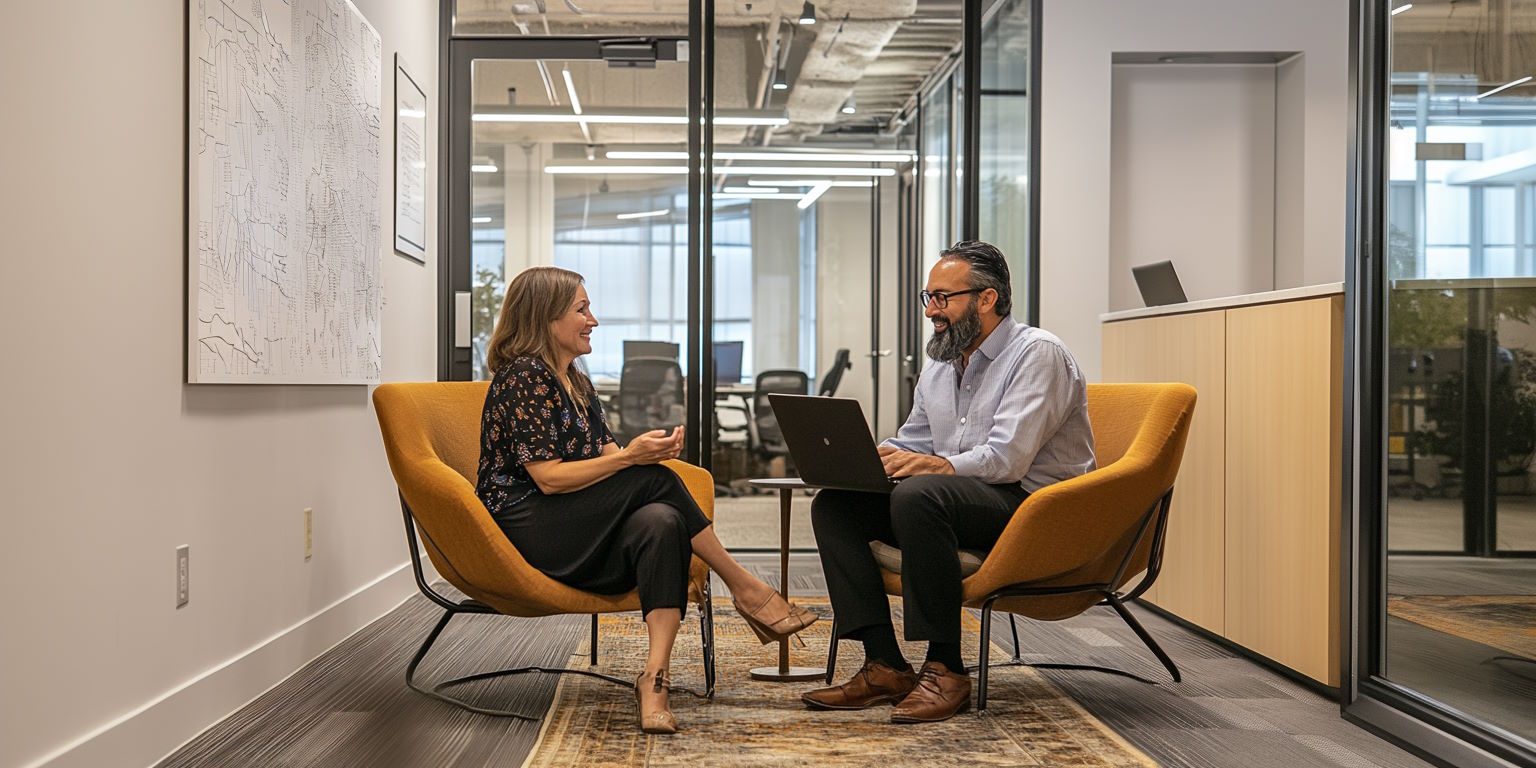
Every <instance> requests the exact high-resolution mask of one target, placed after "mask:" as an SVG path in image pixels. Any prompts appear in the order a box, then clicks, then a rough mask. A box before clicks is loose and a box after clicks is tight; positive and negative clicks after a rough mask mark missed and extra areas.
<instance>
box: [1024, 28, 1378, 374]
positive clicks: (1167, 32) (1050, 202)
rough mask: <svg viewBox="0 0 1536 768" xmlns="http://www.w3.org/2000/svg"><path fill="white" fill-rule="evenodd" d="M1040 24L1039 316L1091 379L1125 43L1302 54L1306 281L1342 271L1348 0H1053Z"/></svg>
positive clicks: (1130, 48)
mask: <svg viewBox="0 0 1536 768" xmlns="http://www.w3.org/2000/svg"><path fill="white" fill-rule="evenodd" d="M1040 23H1041V25H1042V27H1041V28H1042V30H1044V37H1045V40H1044V44H1043V46H1042V48H1041V55H1042V57H1043V62H1042V64H1041V69H1040V74H1041V79H1042V82H1041V89H1040V99H1041V102H1040V111H1041V118H1042V119H1041V126H1040V131H1041V133H1040V139H1041V169H1040V204H1041V232H1040V259H1041V260H1040V280H1041V285H1042V286H1043V287H1044V289H1043V290H1042V291H1041V307H1040V319H1041V325H1042V326H1043V327H1045V328H1046V329H1047V330H1050V331H1051V332H1053V333H1055V334H1057V335H1058V336H1060V337H1061V338H1062V339H1063V340H1064V341H1066V343H1067V345H1068V346H1069V347H1070V348H1071V349H1072V351H1073V353H1074V354H1075V355H1076V357H1077V359H1078V362H1079V363H1080V364H1081V365H1082V366H1083V369H1084V371H1085V372H1086V373H1087V374H1088V376H1089V378H1090V379H1097V378H1098V377H1099V370H1100V324H1099V315H1100V314H1101V313H1103V312H1106V311H1108V309H1109V291H1108V286H1109V284H1110V275H1109V210H1110V206H1109V190H1110V101H1111V99H1110V82H1111V77H1110V68H1111V57H1112V55H1113V53H1115V52H1117V51H1120V52H1145V51H1300V52H1302V53H1303V54H1304V56H1305V64H1304V66H1303V67H1302V73H1301V76H1302V79H1303V91H1304V95H1305V108H1304V115H1303V120H1304V130H1303V131H1302V143H1303V146H1304V147H1305V157H1304V158H1303V159H1302V161H1301V164H1300V165H1301V168H1302V172H1301V174H1302V193H1303V200H1304V202H1303V210H1302V219H1303V222H1302V226H1303V235H1302V240H1301V252H1302V255H1303V259H1302V268H1301V270H1300V274H1299V284H1303V285H1307V284H1313V283H1325V282H1333V281H1338V280H1342V279H1343V275H1344V223H1345V212H1346V199H1345V186H1344V182H1345V174H1346V171H1347V170H1348V169H1347V168H1346V165H1345V159H1346V158H1345V148H1346V141H1347V138H1348V131H1349V129H1350V120H1349V115H1348V104H1347V92H1346V88H1347V79H1348V48H1349V40H1348V35H1349V4H1348V3H1340V2H1335V1H1334V0H1296V2H1289V3H1274V2H1264V1H1262V0H1161V2H1156V3H1148V2H1144V0H1046V1H1045V8H1044V11H1043V13H1042V18H1041V22H1040ZM1284 87H1285V86H1284V85H1282V88H1284Z"/></svg>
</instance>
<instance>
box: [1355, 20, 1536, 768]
mask: <svg viewBox="0 0 1536 768" xmlns="http://www.w3.org/2000/svg"><path fill="white" fill-rule="evenodd" d="M1390 6H1391V7H1389V4H1388V3H1385V2H1379V1H1378V2H1366V3H1363V9H1364V17H1363V20H1362V32H1361V34H1360V37H1359V38H1358V40H1357V46H1358V49H1359V52H1360V57H1359V59H1358V60H1359V62H1360V72H1361V73H1362V89H1361V93H1362V100H1363V102H1362V104H1361V113H1362V115H1363V118H1362V122H1361V134H1360V135H1361V144H1360V151H1361V163H1360V165H1359V166H1358V167H1359V168H1360V173H1361V178H1360V179H1359V186H1360V189H1361V202H1362V210H1363V212H1364V214H1365V215H1364V216H1362V218H1361V222H1362V225H1361V227H1362V230H1363V231H1362V232H1361V233H1360V237H1361V239H1362V241H1363V242H1364V243H1365V245H1363V246H1361V249H1362V251H1363V255H1364V256H1365V258H1359V257H1357V259H1356V274H1357V275H1358V278H1357V282H1358V284H1359V287H1358V288H1357V290H1356V291H1355V295H1356V296H1357V299H1356V300H1357V301H1358V302H1359V306H1360V307H1361V311H1360V317H1361V318H1362V319H1361V322H1362V327H1361V331H1362V333H1361V335H1360V337H1359V338H1360V339H1361V343H1360V344H1359V349H1360V356H1361V361H1362V366H1361V371H1362V374H1363V375H1362V382H1361V392H1362V395H1363V400H1362V403H1363V407H1362V409H1361V410H1362V414H1361V417H1360V421H1359V423H1360V424H1361V441H1360V442H1361V446H1362V457H1361V464H1360V467H1361V472H1360V473H1359V478H1358V481H1357V482H1358V487H1359V491H1360V494H1359V505H1360V512H1359V525H1358V527H1357V529H1356V533H1355V535H1356V538H1357V552H1356V554H1357V557H1358V561H1357V562H1358V575H1357V586H1358V591H1357V593H1356V596H1355V600H1356V605H1355V609H1354V610H1355V613H1356V617H1357V621H1358V626H1359V631H1358V633H1357V635H1356V637H1355V649H1354V657H1353V665H1354V670H1353V674H1352V675H1351V685H1350V688H1349V690H1347V691H1346V697H1345V712H1346V713H1347V714H1348V715H1350V716H1352V717H1355V718H1357V719H1359V720H1361V721H1363V722H1366V723H1369V724H1372V725H1374V726H1376V727H1379V728H1382V729H1384V730H1386V731H1387V732H1388V733H1390V734H1392V735H1394V736H1396V737H1398V738H1400V739H1402V740H1404V741H1407V742H1408V743H1410V744H1412V745H1414V746H1416V747H1419V748H1420V749H1422V750H1424V751H1426V752H1428V753H1430V754H1433V755H1435V756H1436V757H1438V758H1440V759H1441V760H1444V761H1447V762H1449V763H1452V764H1456V765H1502V764H1510V763H1514V764H1531V762H1532V761H1533V760H1536V705H1533V702H1536V630H1533V627H1536V479H1533V477H1532V473H1533V472H1536V464H1533V461H1532V458H1533V455H1536V251H1533V237H1532V233H1533V227H1536V216H1533V214H1536V198H1533V191H1532V190H1533V187H1532V185H1533V183H1536V81H1533V80H1532V77H1533V76H1536V49H1533V48H1532V47H1531V46H1530V45H1528V41H1529V40H1530V39H1532V34H1533V33H1536V22H1533V20H1536V0H1506V1H1505V2H1497V3H1481V4H1455V5H1453V4H1450V3H1436V2H1428V3H1422V2H1420V3H1413V4H1407V3H1392V4H1390ZM1500 761H1504V762H1500Z"/></svg>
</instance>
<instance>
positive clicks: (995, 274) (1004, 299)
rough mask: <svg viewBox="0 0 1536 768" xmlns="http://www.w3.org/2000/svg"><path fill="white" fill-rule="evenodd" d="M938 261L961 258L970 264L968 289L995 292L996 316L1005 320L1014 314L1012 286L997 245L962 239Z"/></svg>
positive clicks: (945, 251)
mask: <svg viewBox="0 0 1536 768" xmlns="http://www.w3.org/2000/svg"><path fill="white" fill-rule="evenodd" d="M939 258H941V259H961V260H963V261H965V263H967V264H970V265H971V287H972V288H975V289H977V290H985V289H987V288H991V289H992V290H994V291H997V303H996V304H994V305H993V309H994V310H995V311H996V312H997V316H998V317H1007V316H1008V313H1010V312H1012V311H1013V284H1012V283H1010V282H1009V280H1008V262H1007V260H1006V259H1004V258H1003V252H1002V251H999V250H998V249H997V246H995V245H993V244H991V243H983V242H982V241H980V240H961V241H960V242H958V243H955V244H954V245H951V246H950V247H948V248H945V249H944V252H943V253H940V254H939Z"/></svg>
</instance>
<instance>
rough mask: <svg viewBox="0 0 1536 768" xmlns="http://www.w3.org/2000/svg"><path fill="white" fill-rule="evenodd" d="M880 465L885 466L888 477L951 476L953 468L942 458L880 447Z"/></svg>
mask: <svg viewBox="0 0 1536 768" xmlns="http://www.w3.org/2000/svg"><path fill="white" fill-rule="evenodd" d="M879 450H880V463H881V464H884V465H885V474H886V475H887V476H888V477H912V476H913V475H953V474H954V473H955V467H954V465H953V464H950V463H949V459H946V458H944V457H943V456H931V455H929V454H926V453H913V452H912V451H903V450H901V449H900V448H892V447H891V446H889V445H882V446H880V448H879Z"/></svg>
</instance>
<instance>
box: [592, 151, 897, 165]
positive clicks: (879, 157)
mask: <svg viewBox="0 0 1536 768" xmlns="http://www.w3.org/2000/svg"><path fill="white" fill-rule="evenodd" d="M606 156H607V157H608V159H610V160H687V159H688V153H687V152H678V151H666V150H655V151H641V150H624V149H615V150H610V151H608V152H607V153H606ZM715 159H716V160H752V161H758V162H773V161H785V162H791V163H795V162H799V163H910V162H912V161H913V160H914V159H916V156H915V155H912V154H902V153H896V152H869V153H858V152H820V153H813V152H716V153H715Z"/></svg>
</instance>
